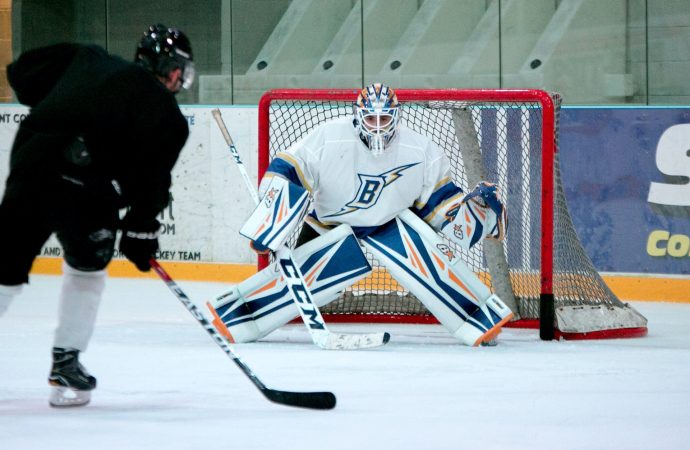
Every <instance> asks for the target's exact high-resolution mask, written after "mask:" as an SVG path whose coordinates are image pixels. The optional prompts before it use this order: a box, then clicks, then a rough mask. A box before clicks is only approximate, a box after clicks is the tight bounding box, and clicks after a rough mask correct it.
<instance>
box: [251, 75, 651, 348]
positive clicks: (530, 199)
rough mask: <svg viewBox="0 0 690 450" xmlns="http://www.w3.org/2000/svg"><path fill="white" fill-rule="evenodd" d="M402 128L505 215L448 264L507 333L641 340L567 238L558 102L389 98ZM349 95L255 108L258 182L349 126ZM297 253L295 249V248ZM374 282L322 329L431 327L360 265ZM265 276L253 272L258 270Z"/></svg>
mask: <svg viewBox="0 0 690 450" xmlns="http://www.w3.org/2000/svg"><path fill="white" fill-rule="evenodd" d="M396 92H397V95H398V100H399V101H400V103H401V120H402V122H403V123H404V124H405V125H407V126H408V127H410V128H412V129H413V130H415V131H417V132H419V133H421V134H423V135H426V136H428V137H429V138H431V139H432V140H433V141H434V142H435V143H436V144H437V145H439V146H440V147H441V148H442V149H443V150H444V152H445V154H446V156H447V157H448V159H449V161H450V165H451V172H452V175H453V179H454V182H455V183H456V184H457V185H458V186H459V187H461V188H462V189H463V190H465V191H468V190H471V189H472V188H473V187H474V186H475V185H476V184H477V182H479V181H480V180H488V181H492V182H495V183H498V184H499V185H500V186H501V187H502V196H503V200H504V202H505V203H506V206H507V212H508V224H509V225H508V231H507V236H506V239H505V240H504V241H503V242H501V243H496V242H493V241H488V240H484V241H483V242H481V243H479V244H477V245H475V246H474V247H473V248H472V249H471V251H464V250H463V249H460V248H458V247H457V246H455V245H454V244H453V243H452V242H451V241H447V244H448V246H449V247H450V248H452V249H453V250H454V251H455V253H456V254H457V255H459V256H460V257H461V258H462V259H463V261H464V262H465V263H466V264H467V265H468V266H469V267H470V268H471V269H472V270H473V271H474V272H475V273H476V274H477V275H478V276H479V277H480V279H481V280H482V281H483V282H484V283H486V284H487V285H488V286H489V287H490V288H491V289H492V291H494V292H496V293H497V294H498V295H499V297H501V299H503V301H504V302H506V304H507V305H508V306H510V307H511V309H513V311H514V312H516V316H517V317H518V320H517V321H516V322H514V323H513V324H512V325H513V326H527V327H537V326H538V327H539V328H540V334H541V337H542V338H543V339H552V338H554V337H556V338H557V337H561V336H562V337H565V338H571V339H576V338H605V337H631V336H642V335H644V334H646V331H647V321H646V319H645V318H644V317H643V316H642V315H640V314H639V313H638V312H637V311H636V310H635V309H634V308H632V307H631V306H630V305H628V304H626V303H623V302H621V301H620V300H619V299H618V298H617V297H616V296H615V295H614V294H613V292H612V291H611V290H610V289H609V288H608V287H607V286H606V284H605V283H604V282H603V280H602V278H601V277H600V275H599V273H598V272H597V271H596V269H595V268H594V266H593V264H592V262H591V261H590V259H589V258H588V257H587V255H586V253H585V251H584V248H583V247H582V245H581V244H580V241H579V239H578V237H577V233H576V232H575V228H574V226H573V223H572V220H571V218H570V215H569V213H568V207H567V204H566V199H565V194H564V191H563V187H562V184H561V179H560V169H559V165H558V157H557V155H558V153H557V145H558V120H559V109H560V97H559V96H558V95H557V94H549V93H547V92H544V91H539V90H520V89H496V90H485V89H482V90H456V89H442V90H426V89H424V90H411V89H399V90H397V91H396ZM357 94H358V90H355V89H336V90H305V89H289V90H273V91H269V92H267V93H266V94H265V95H264V96H263V97H262V99H261V101H260V103H259V178H261V177H262V176H263V174H264V172H265V171H266V168H267V167H268V164H269V163H270V161H271V159H272V158H273V157H274V155H275V154H276V153H277V152H279V151H282V150H285V149H287V148H288V147H289V146H291V145H292V144H294V143H295V142H298V141H299V140H300V139H302V138H303V137H304V136H305V135H306V134H307V133H309V132H310V131H311V130H312V129H314V128H315V127H316V126H318V125H319V124H321V123H323V122H325V121H328V120H331V119H334V118H338V117H342V116H351V115H352V113H353V110H352V103H353V101H354V100H355V98H356V96H357ZM292 242H293V243H294V238H293V240H292ZM368 257H369V259H370V262H371V264H372V267H373V273H372V274H371V275H370V276H369V277H367V278H365V279H364V280H362V281H360V282H359V283H357V284H356V285H354V286H352V287H351V288H349V289H347V290H346V291H345V292H344V293H343V294H342V295H341V297H340V298H339V299H338V300H336V301H335V302H333V303H331V304H329V305H328V306H326V307H324V308H322V312H323V313H324V315H325V316H326V317H327V320H342V321H363V322H366V321H371V322H376V321H400V322H433V321H434V319H433V317H432V316H430V314H429V312H428V311H427V310H426V309H425V308H424V306H423V305H422V304H421V302H419V301H418V300H417V299H416V298H415V297H414V296H413V295H412V294H410V293H409V292H408V291H406V290H405V289H404V288H403V287H402V286H400V285H399V284H398V283H396V281H395V280H394V279H393V278H392V277H391V276H390V275H389V274H388V273H387V272H386V270H385V269H383V268H382V267H381V266H380V265H379V264H378V262H377V261H376V260H375V259H374V258H373V257H372V256H371V255H368ZM266 264H267V261H266V260H265V259H261V260H260V261H259V265H260V268H261V267H264V266H265V265H266Z"/></svg>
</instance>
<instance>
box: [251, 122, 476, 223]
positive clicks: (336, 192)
mask: <svg viewBox="0 0 690 450" xmlns="http://www.w3.org/2000/svg"><path fill="white" fill-rule="evenodd" d="M449 167H450V165H449V162H448V160H447V159H446V157H445V155H444V154H443V152H442V151H441V149H440V148H439V147H438V146H436V145H435V144H434V143H433V142H432V141H431V140H429V139H428V138H427V137H425V136H422V135H421V134H419V133H416V132H415V131H413V130H411V129H409V128H407V127H405V126H403V125H400V127H399V130H398V132H397V134H396V136H395V138H394V139H393V140H392V141H391V142H390V144H389V145H388V146H387V148H386V150H385V152H384V153H383V154H381V155H379V156H377V157H374V156H372V154H371V151H370V150H369V149H368V148H367V146H366V145H365V144H364V143H363V142H362V141H361V140H360V138H359V137H358V136H357V133H356V131H355V129H354V127H353V125H352V119H350V118H342V119H336V120H333V121H330V122H327V123H325V124H323V125H321V126H319V127H318V128H316V129H314V130H313V131H312V132H311V133H310V134H309V135H308V136H307V137H306V138H305V139H304V140H302V141H300V142H298V143H297V144H295V145H294V146H293V147H291V148H289V149H288V150H286V151H285V152H281V153H278V154H277V155H276V158H275V159H274V160H273V161H272V162H271V165H270V167H269V168H268V171H267V173H266V177H264V180H263V181H262V187H265V186H266V185H267V183H268V181H269V180H270V178H271V177H273V176H276V175H280V176H282V177H284V178H286V179H288V180H289V181H290V182H292V183H295V184H297V185H299V186H302V187H304V188H305V189H307V190H308V191H309V192H310V193H311V194H312V196H313V211H312V213H311V214H310V217H309V218H308V221H310V222H311V223H313V224H314V225H316V226H317V227H318V226H323V227H326V228H332V227H334V226H336V225H338V224H341V223H345V224H348V225H350V226H351V227H352V228H353V230H355V233H356V234H358V235H359V234H367V230H368V229H375V228H376V227H378V226H380V225H383V224H385V223H387V222H388V221H390V220H392V219H393V218H394V217H396V216H397V215H398V214H400V213H401V212H402V211H404V210H406V209H410V208H411V209H412V210H413V211H414V212H415V213H416V214H417V215H418V216H419V217H421V218H422V219H424V220H425V221H426V222H427V223H429V224H430V225H431V226H432V228H434V229H435V230H437V231H438V230H440V229H441V228H442V227H443V226H444V225H446V224H448V222H449V218H448V217H446V215H445V213H446V212H447V211H448V210H452V209H455V210H456V211H457V208H451V206H452V205H454V204H458V203H459V202H460V201H461V199H462V195H463V193H462V190H461V189H460V188H458V187H457V186H455V184H454V183H453V182H452V180H451V178H450V176H449ZM450 219H451V220H452V218H450ZM314 222H316V223H314Z"/></svg>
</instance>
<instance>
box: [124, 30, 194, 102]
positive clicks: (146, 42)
mask: <svg viewBox="0 0 690 450" xmlns="http://www.w3.org/2000/svg"><path fill="white" fill-rule="evenodd" d="M134 60H135V61H136V62H137V64H139V65H141V66H143V67H144V68H145V69H146V70H148V71H150V72H152V73H154V74H156V75H159V76H161V77H167V76H168V74H169V73H170V72H171V71H173V70H175V69H182V88H183V89H189V88H190V87H191V85H192V83H193V82H194V63H193V62H192V61H193V58H192V45H191V44H190V43H189V39H188V38H187V36H185V34H184V33H183V32H182V31H180V30H178V29H177V28H168V27H166V26H165V25H161V24H157V25H151V26H150V27H149V29H148V30H146V32H145V33H144V37H143V38H141V41H139V45H137V52H136V55H135V56H134Z"/></svg>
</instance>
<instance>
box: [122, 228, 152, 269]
mask: <svg viewBox="0 0 690 450" xmlns="http://www.w3.org/2000/svg"><path fill="white" fill-rule="evenodd" d="M159 228H160V222H158V221H157V220H156V219H148V220H137V219H136V218H132V217H130V214H128V215H127V216H126V217H125V218H124V220H123V221H122V237H121V238H120V251H121V252H122V254H123V255H125V257H126V258H127V259H129V260H130V261H132V263H134V265H135V266H137V269H139V270H141V271H142V272H148V271H149V270H151V263H150V262H149V260H150V259H151V258H153V257H154V256H155V255H156V251H158V236H159Z"/></svg>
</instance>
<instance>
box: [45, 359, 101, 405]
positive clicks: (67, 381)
mask: <svg viewBox="0 0 690 450" xmlns="http://www.w3.org/2000/svg"><path fill="white" fill-rule="evenodd" d="M48 384H50V385H51V386H53V388H52V390H51V393H50V398H49V399H48V403H50V406H53V407H56V408H62V407H70V406H84V405H86V404H88V403H89V402H90V401H91V391H92V390H93V389H95V388H96V378H95V377H93V376H92V375H90V374H89V373H88V372H87V371H86V369H85V368H84V366H82V365H81V363H80V362H79V351H78V350H70V349H62V348H53V367H52V369H51V371H50V375H49V376H48Z"/></svg>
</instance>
